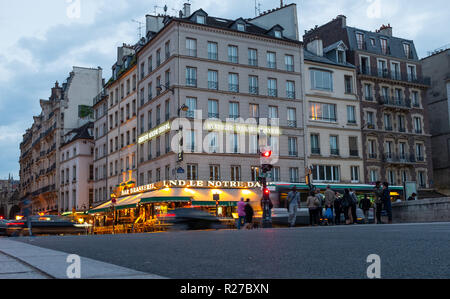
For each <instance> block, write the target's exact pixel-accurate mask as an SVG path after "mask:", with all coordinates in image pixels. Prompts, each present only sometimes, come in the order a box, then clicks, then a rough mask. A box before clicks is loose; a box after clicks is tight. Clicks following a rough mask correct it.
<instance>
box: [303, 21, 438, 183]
mask: <svg viewBox="0 0 450 299" xmlns="http://www.w3.org/2000/svg"><path fill="white" fill-rule="evenodd" d="M317 37H319V38H320V39H322V40H323V46H324V47H329V46H331V45H333V44H334V43H336V42H339V41H343V42H344V43H345V45H347V47H348V50H347V51H346V59H347V62H349V63H351V64H353V65H355V66H356V68H357V85H356V91H357V95H358V98H359V99H360V107H361V122H362V139H363V140H362V143H363V153H362V154H363V158H364V178H365V180H366V182H367V183H371V182H375V181H378V180H380V181H387V182H389V183H390V184H393V185H401V184H403V182H405V181H415V182H417V186H418V188H419V189H426V188H430V187H432V182H433V169H432V164H431V140H430V128H429V126H428V116H427V113H426V110H425V109H424V108H425V107H424V105H425V98H426V91H427V89H428V88H429V85H430V82H429V80H428V78H425V77H423V75H422V66H421V62H420V61H419V59H418V56H417V52H416V49H415V46H414V42H413V41H412V40H407V39H402V38H398V37H394V36H393V29H392V27H391V26H390V25H388V26H382V27H381V28H380V29H379V30H376V31H375V32H372V31H367V30H363V29H359V28H354V27H350V26H347V22H346V17H345V16H342V15H340V16H338V17H337V18H336V19H334V20H332V21H330V22H329V23H327V24H325V25H323V26H318V27H316V28H314V29H311V30H310V31H307V32H306V33H305V35H304V42H305V43H306V42H308V41H310V40H313V39H315V38H317Z"/></svg>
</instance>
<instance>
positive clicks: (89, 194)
mask: <svg viewBox="0 0 450 299" xmlns="http://www.w3.org/2000/svg"><path fill="white" fill-rule="evenodd" d="M93 128H94V123H93V122H89V123H87V124H86V125H84V126H82V127H80V128H78V129H75V130H72V131H70V132H69V133H67V134H66V135H65V136H64V143H63V144H62V146H61V148H60V152H61V157H60V161H61V162H60V174H61V175H60V179H61V181H60V189H59V193H60V202H59V210H60V211H61V212H72V211H73V210H75V211H83V212H85V211H88V210H89V208H90V207H91V206H92V204H93V199H94V192H93V181H94V166H93V153H94V137H93Z"/></svg>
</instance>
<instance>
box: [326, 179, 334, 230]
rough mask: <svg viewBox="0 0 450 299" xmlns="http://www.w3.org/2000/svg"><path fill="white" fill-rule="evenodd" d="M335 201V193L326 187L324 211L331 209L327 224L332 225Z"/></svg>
mask: <svg viewBox="0 0 450 299" xmlns="http://www.w3.org/2000/svg"><path fill="white" fill-rule="evenodd" d="M335 200H336V193H335V192H334V191H333V190H331V187H330V186H327V189H326V190H325V209H326V210H328V209H331V219H328V223H333V224H334V221H333V219H334V217H333V208H334V201H335Z"/></svg>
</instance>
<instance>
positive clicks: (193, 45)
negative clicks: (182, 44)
mask: <svg viewBox="0 0 450 299" xmlns="http://www.w3.org/2000/svg"><path fill="white" fill-rule="evenodd" d="M186 50H187V55H188V56H192V57H197V40H195V39H191V38H187V39H186Z"/></svg>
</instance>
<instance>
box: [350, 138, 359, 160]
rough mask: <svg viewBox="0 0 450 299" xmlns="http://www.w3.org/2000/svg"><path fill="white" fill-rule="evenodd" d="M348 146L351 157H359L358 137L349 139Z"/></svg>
mask: <svg viewBox="0 0 450 299" xmlns="http://www.w3.org/2000/svg"><path fill="white" fill-rule="evenodd" d="M348 144H349V149H350V157H359V150H358V137H353V136H351V137H348Z"/></svg>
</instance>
